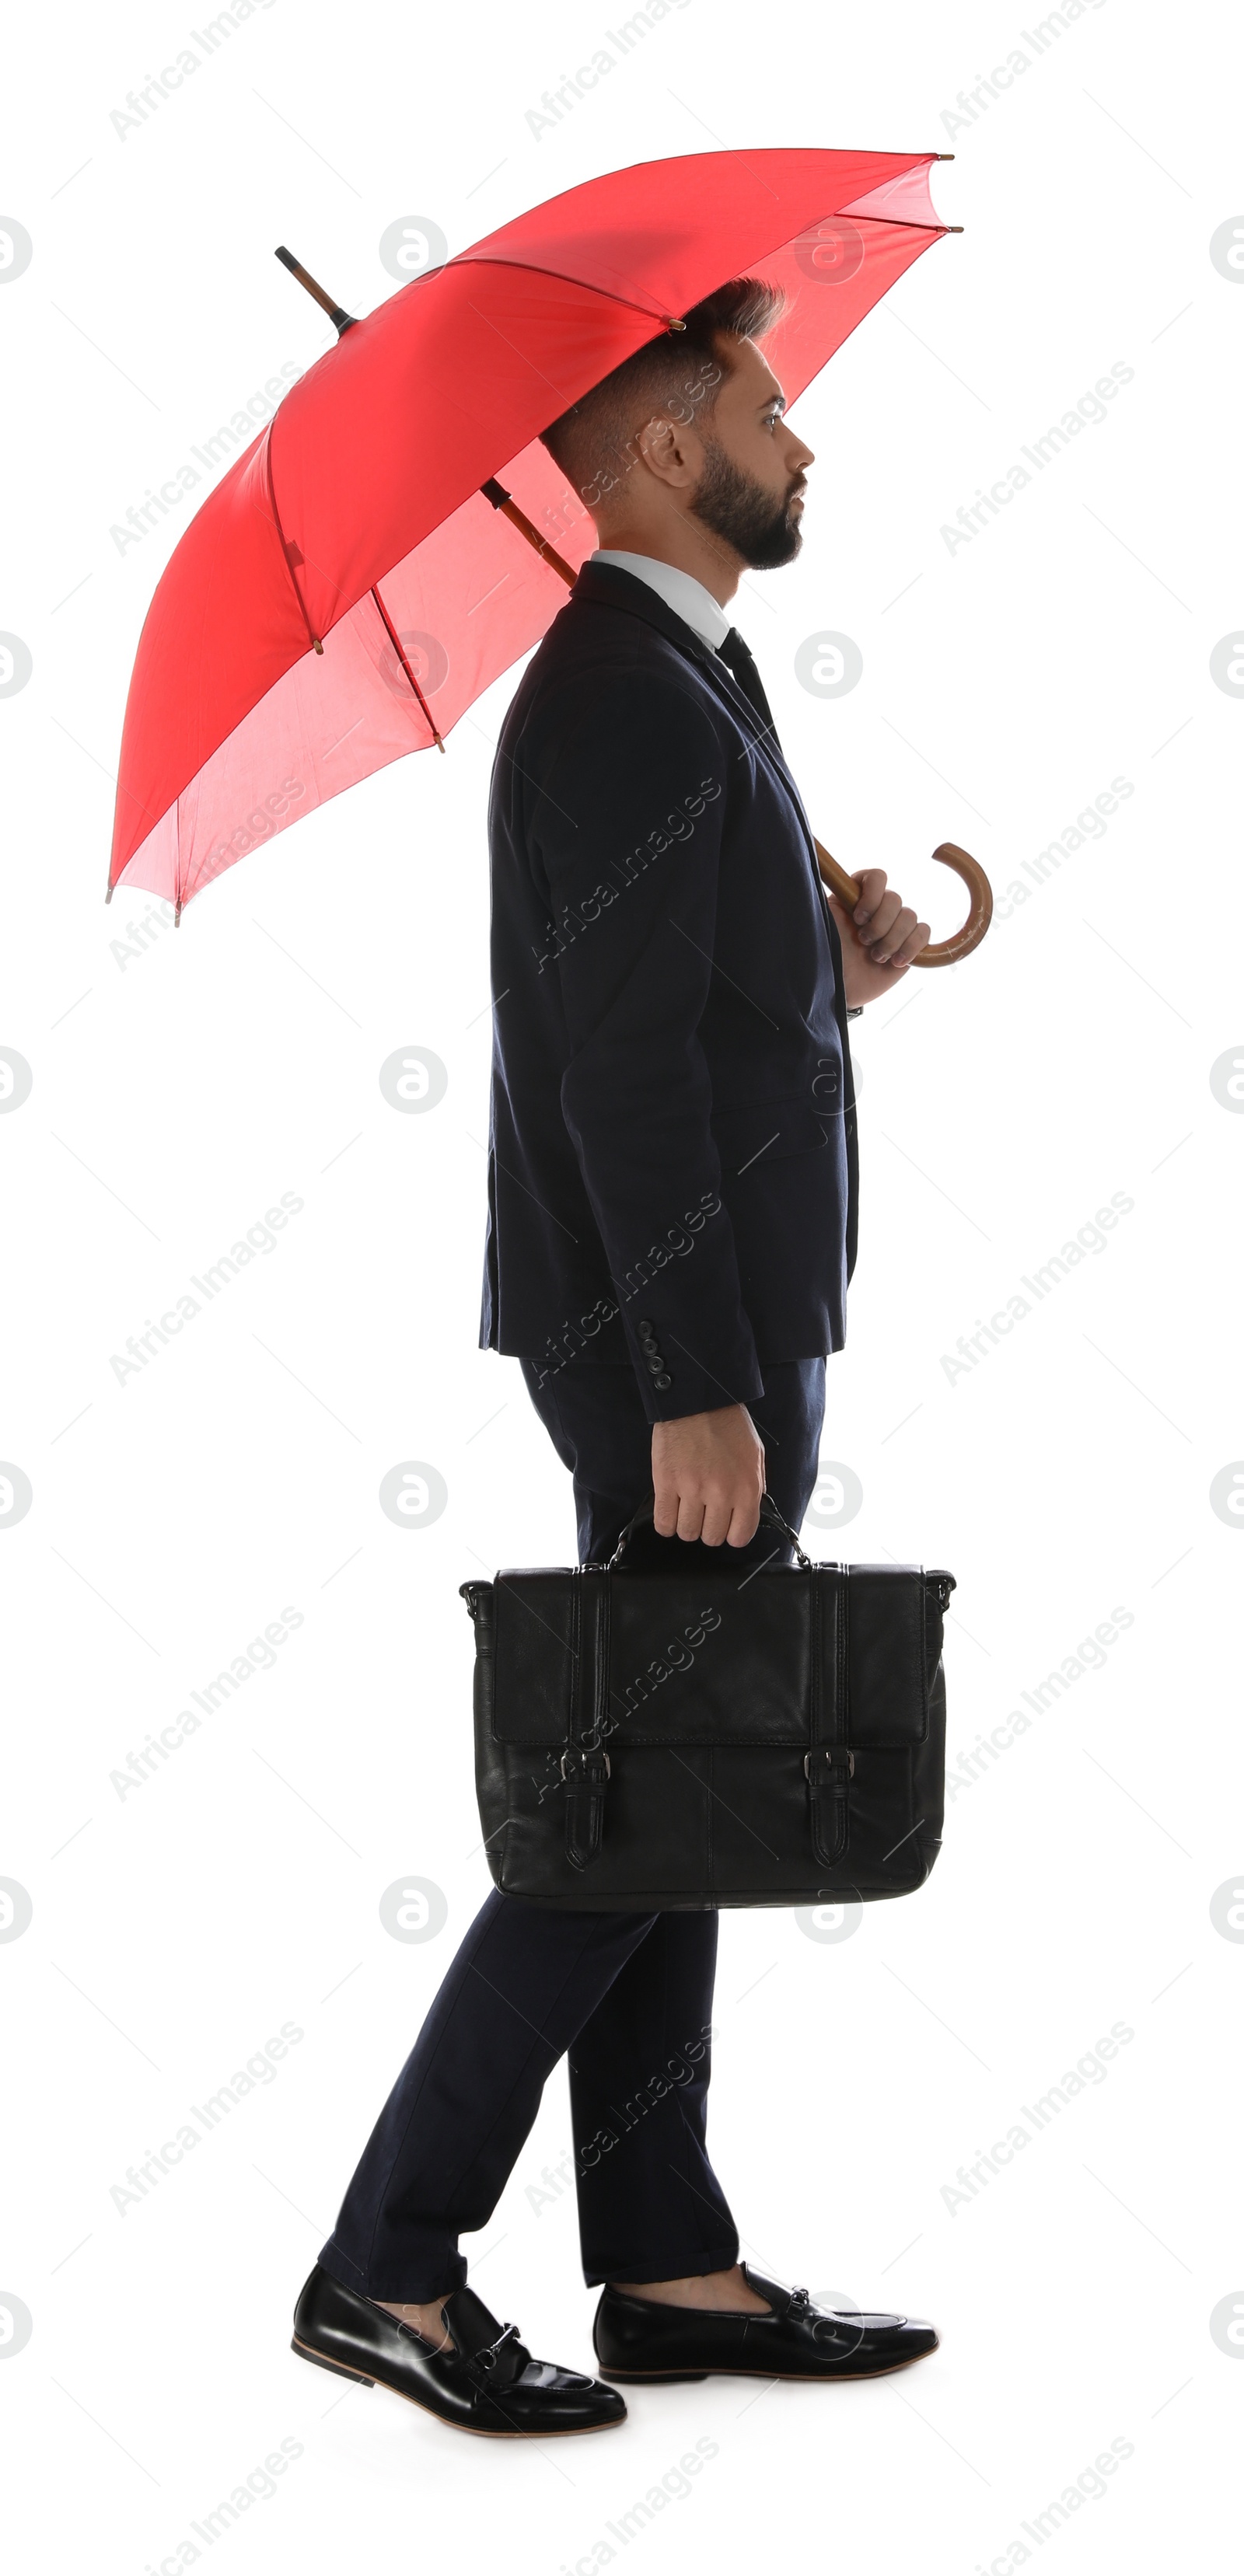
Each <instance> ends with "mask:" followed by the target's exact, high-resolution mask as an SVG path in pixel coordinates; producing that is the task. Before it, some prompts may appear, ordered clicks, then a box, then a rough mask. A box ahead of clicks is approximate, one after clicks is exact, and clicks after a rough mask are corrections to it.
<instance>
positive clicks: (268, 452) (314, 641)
mask: <svg viewBox="0 0 1244 2576" xmlns="http://www.w3.org/2000/svg"><path fill="white" fill-rule="evenodd" d="M264 464H265V467H266V468H267V473H266V478H265V479H266V481H267V486H268V502H269V506H270V508H271V511H272V523H273V526H274V527H275V529H276V532H277V536H278V538H279V539H280V546H281V556H282V560H283V562H284V565H285V569H286V572H287V573H288V574H289V578H290V586H291V588H292V590H293V594H294V597H295V599H296V600H297V602H298V605H299V608H300V609H301V611H302V622H303V625H304V626H305V627H306V630H307V641H308V643H309V644H310V645H311V646H312V648H313V650H314V651H315V652H317V653H322V652H323V650H324V647H323V645H322V644H321V642H320V639H319V636H318V635H315V634H313V633H312V631H311V620H310V618H309V617H308V615H307V603H306V601H305V599H304V598H303V595H302V592H301V591H300V589H299V587H298V584H297V582H296V581H295V579H294V567H293V565H292V563H291V562H290V559H289V547H288V546H287V544H286V542H285V530H284V528H283V527H282V525H281V513H280V511H279V510H278V508H277V505H276V485H275V483H274V482H273V479H272V426H271V423H269V426H268V435H267V438H266V440H265V442H264Z"/></svg>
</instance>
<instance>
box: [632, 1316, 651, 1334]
mask: <svg viewBox="0 0 1244 2576" xmlns="http://www.w3.org/2000/svg"><path fill="white" fill-rule="evenodd" d="M635 1329H636V1332H639V1333H651V1332H653V1331H654V1330H655V1326H654V1324H653V1321H652V1317H651V1315H641V1316H640V1318H639V1322H638V1324H637V1325H636V1327H635Z"/></svg>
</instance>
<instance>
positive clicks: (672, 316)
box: [665, 313, 687, 331]
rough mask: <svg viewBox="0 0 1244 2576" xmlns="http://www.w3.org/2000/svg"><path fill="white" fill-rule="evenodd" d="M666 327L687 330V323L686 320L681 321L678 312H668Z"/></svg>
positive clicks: (674, 329)
mask: <svg viewBox="0 0 1244 2576" xmlns="http://www.w3.org/2000/svg"><path fill="white" fill-rule="evenodd" d="M665 328H666V330H667V331H685V330H686V328H687V325H686V323H685V322H680V321H679V319H678V315H677V314H676V313H667V314H666V316H665Z"/></svg>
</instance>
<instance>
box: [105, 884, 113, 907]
mask: <svg viewBox="0 0 1244 2576" xmlns="http://www.w3.org/2000/svg"><path fill="white" fill-rule="evenodd" d="M104 901H105V903H111V901H112V888H111V886H109V888H108V892H107V894H106V895H105V896H104Z"/></svg>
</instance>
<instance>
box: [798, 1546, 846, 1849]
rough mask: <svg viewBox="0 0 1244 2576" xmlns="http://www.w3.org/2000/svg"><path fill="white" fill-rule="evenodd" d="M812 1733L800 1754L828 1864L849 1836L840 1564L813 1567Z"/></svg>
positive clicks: (817, 1844)
mask: <svg viewBox="0 0 1244 2576" xmlns="http://www.w3.org/2000/svg"><path fill="white" fill-rule="evenodd" d="M811 1590H812V1617H811V1623H810V1625H811V1633H810V1637H809V1650H810V1657H811V1667H812V1669H811V1701H812V1705H811V1711H810V1716H811V1728H810V1732H811V1737H812V1741H811V1744H810V1746H809V1748H808V1751H807V1752H806V1753H805V1755H804V1757H803V1767H804V1772H805V1774H806V1777H807V1782H808V1795H809V1803H810V1807H811V1816H812V1848H813V1851H814V1852H815V1854H816V1857H817V1859H818V1861H820V1862H821V1863H822V1864H823V1865H824V1866H825V1867H826V1868H827V1869H828V1868H831V1867H832V1866H833V1864H834V1863H835V1862H836V1861H839V1860H841V1858H842V1854H843V1851H844V1850H845V1848H846V1839H847V1790H848V1783H849V1782H850V1780H851V1778H852V1775H853V1773H854V1770H855V1755H854V1753H852V1752H851V1750H850V1748H849V1746H848V1745H847V1744H846V1743H845V1742H844V1741H843V1737H844V1733H845V1729H846V1714H847V1597H848V1595H847V1582H846V1577H845V1574H844V1573H843V1571H842V1569H841V1567H839V1566H836V1565H818V1566H815V1567H814V1568H813V1569H812V1586H811Z"/></svg>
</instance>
